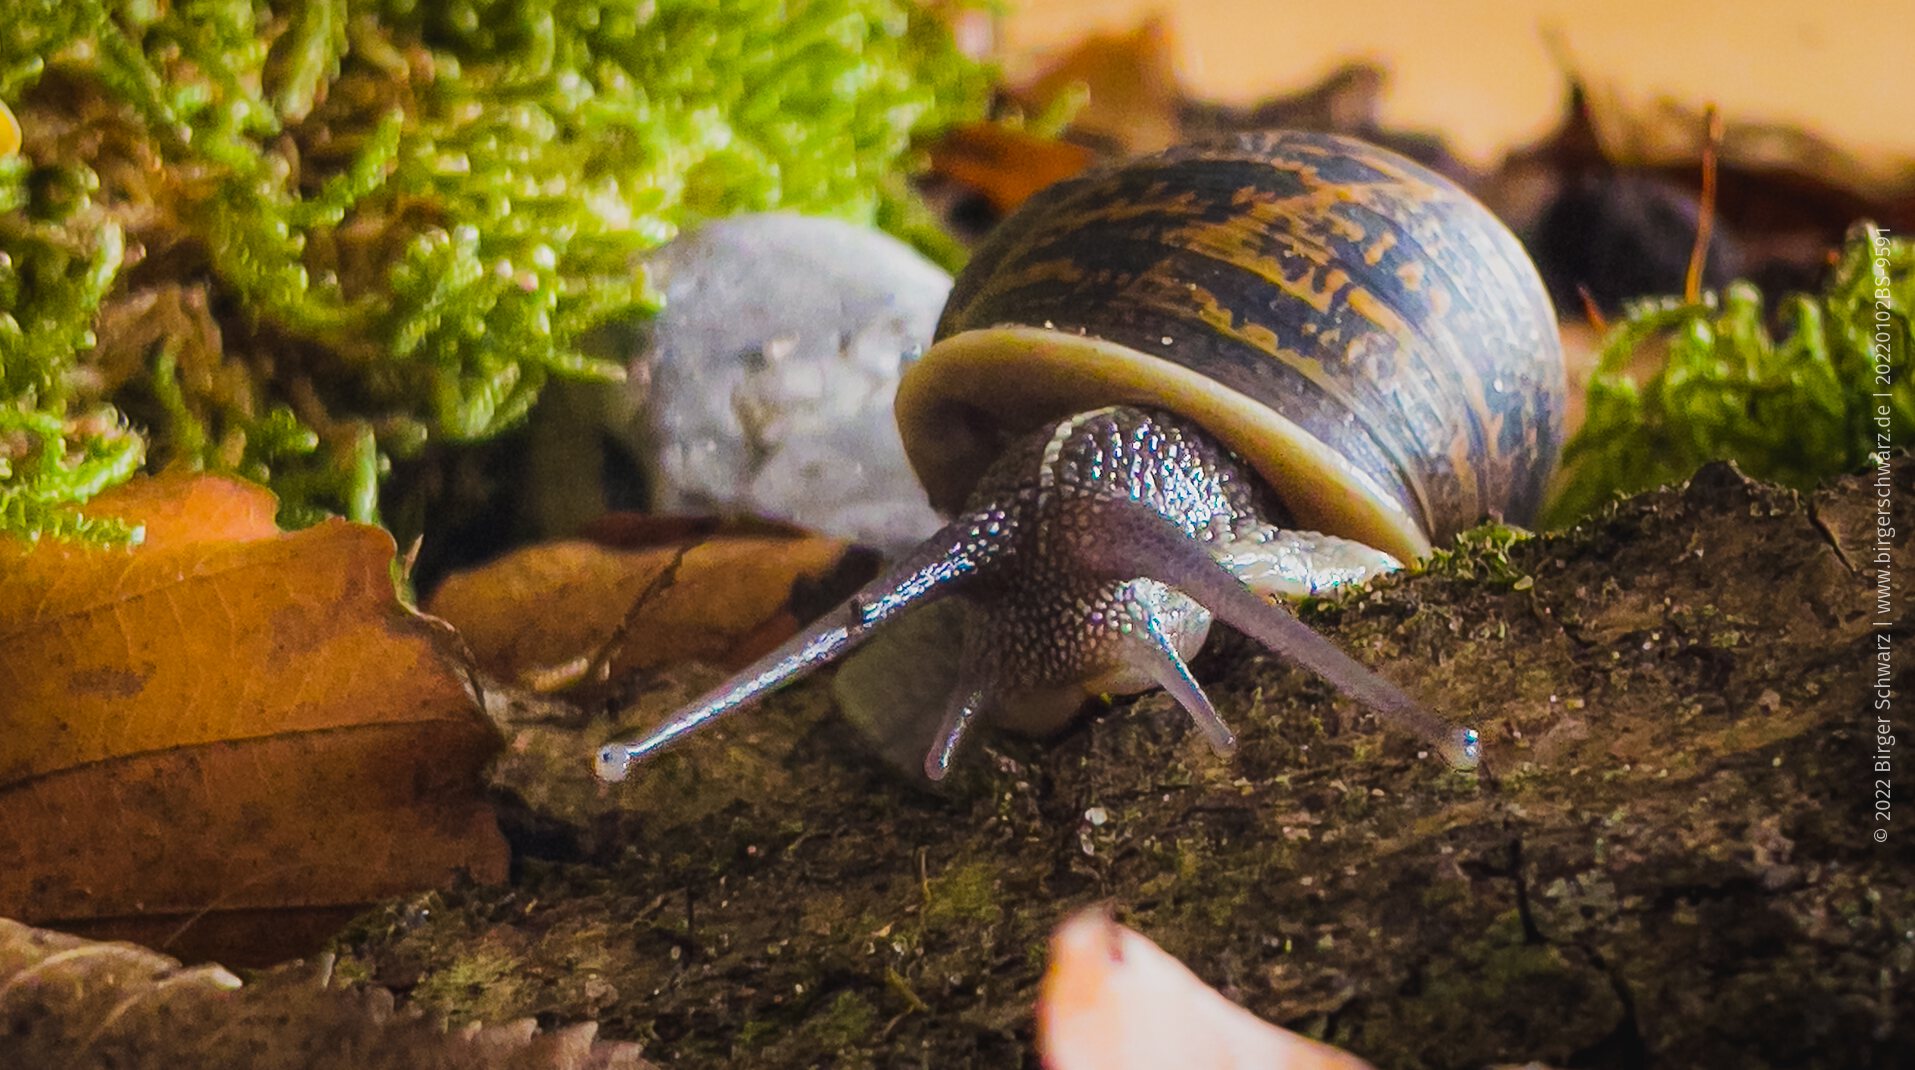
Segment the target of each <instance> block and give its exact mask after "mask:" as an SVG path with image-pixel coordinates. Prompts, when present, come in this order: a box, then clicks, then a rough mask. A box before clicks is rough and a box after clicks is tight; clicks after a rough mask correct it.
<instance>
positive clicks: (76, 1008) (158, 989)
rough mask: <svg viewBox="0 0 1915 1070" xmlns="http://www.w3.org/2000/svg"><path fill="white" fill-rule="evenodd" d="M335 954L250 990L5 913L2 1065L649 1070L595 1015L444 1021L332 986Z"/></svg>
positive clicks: (159, 1069)
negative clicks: (602, 1037)
mask: <svg viewBox="0 0 1915 1070" xmlns="http://www.w3.org/2000/svg"><path fill="white" fill-rule="evenodd" d="M330 972H331V970H330V962H329V961H327V960H323V959H322V960H321V961H319V962H317V963H314V964H311V965H306V966H300V965H294V966H290V967H283V968H281V969H278V970H275V971H273V972H272V973H269V974H267V975H266V976H264V977H262V978H260V979H258V980H256V981H254V982H253V983H251V984H248V985H244V986H242V985H241V984H240V981H239V979H238V978H237V977H234V976H233V975H232V974H231V973H228V972H227V971H226V970H224V969H222V968H220V967H218V966H196V967H192V968H190V969H189V968H184V967H182V966H181V965H180V963H179V962H178V961H177V960H175V959H171V958H168V957H166V956H165V955H160V954H156V953H155V952H152V951H148V950H146V949H145V948H141V947H134V946H132V945H130V944H103V943H95V942H93V941H90V940H82V939H80V938H78V937H74V936H67V935H64V934H62V933H54V932H48V931H46V930H44V929H33V928H29V927H27V926H25V925H21V924H19V923H18V922H14V921H8V920H6V919H4V918H0V1066H6V1067H55V1066H57V1067H67V1068H69V1070H78V1068H82V1067H96V1066H98V1067H105V1066H111V1067H115V1068H117V1070H228V1068H230V1067H246V1068H248V1070H335V1068H336V1070H455V1068H456V1070H645V1068H646V1067H648V1066H650V1064H649V1063H647V1062H645V1061H644V1060H643V1059H641V1058H640V1057H639V1047H638V1045H636V1044H622V1043H608V1042H604V1041H599V1040H596V1039H595V1038H596V1036H597V1032H598V1027H597V1026H596V1025H593V1024H591V1023H586V1024H583V1025H577V1026H572V1027H570V1028H567V1029H561V1030H558V1031H556V1032H552V1033H544V1034H541V1033H540V1032H539V1030H538V1026H537V1023H535V1022H533V1021H532V1020H531V1019H529V1018H528V1019H524V1020H521V1021H518V1022H513V1023H510V1024H506V1025H498V1026H490V1027H484V1028H479V1027H466V1028H464V1029H460V1030H458V1031H451V1032H449V1031H447V1030H446V1029H445V1027H444V1026H442V1025H440V1024H438V1023H437V1022H435V1021H432V1020H431V1019H428V1018H425V1017H423V1016H421V1015H419V1014H416V1013H412V1012H395V1011H394V1010H393V1006H392V996H391V994H390V993H388V992H387V991H386V990H385V989H382V988H372V989H359V990H353V989H343V988H335V987H332V986H330V985H329V984H328V980H329V974H330Z"/></svg>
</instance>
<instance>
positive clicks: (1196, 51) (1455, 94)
mask: <svg viewBox="0 0 1915 1070" xmlns="http://www.w3.org/2000/svg"><path fill="white" fill-rule="evenodd" d="M1153 18H1155V19H1159V20H1161V22H1162V25H1163V29H1164V32H1165V34H1166V37H1167V40H1168V42H1169V52H1170V57H1171V59H1172V60H1173V61H1174V64H1175V69H1176V72H1177V76H1178V78H1179V79H1180V80H1181V81H1182V83H1183V84H1184V86H1185V87H1186V88H1187V89H1188V90H1189V91H1190V92H1191V93H1192V94H1194V95H1196V96H1199V97H1202V98H1205V99H1210V100H1217V101H1224V102H1230V103H1237V104H1245V103H1251V102H1255V101H1258V100H1261V99H1263V98H1265V97H1267V96H1269V95H1271V94H1273V93H1280V92H1285V91H1289V90H1294V89H1297V88H1301V87H1303V86H1307V85H1311V84H1314V83H1315V82H1317V81H1319V80H1320V79H1322V78H1323V77H1325V76H1326V75H1328V74H1329V73H1330V72H1331V71H1332V70H1334V69H1335V68H1337V67H1339V66H1341V65H1342V64H1344V63H1346V62H1349V61H1353V60H1361V61H1366V62H1371V63H1375V64H1377V65H1378V66H1381V67H1383V68H1386V69H1387V70H1388V71H1389V84H1388V86H1387V87H1386V88H1385V90H1384V91H1383V94H1382V103H1381V118H1382V120H1383V121H1384V122H1385V123H1386V124H1389V125H1391V126H1399V127H1409V128H1422V129H1440V130H1442V131H1443V132H1444V134H1445V136H1446V138H1447V139H1448V140H1449V142H1450V144H1451V147H1452V148H1453V149H1454V150H1455V151H1456V152H1458V153H1459V154H1460V155H1462V156H1463V157H1464V158H1465V159H1468V160H1470V161H1471V162H1472V163H1475V164H1477V165H1479V166H1488V165H1490V164H1492V163H1494V162H1495V160H1496V159H1497V158H1498V157H1500V156H1501V155H1502V153H1503V152H1505V151H1507V150H1508V149H1510V148H1511V147H1513V146H1516V145H1521V144H1525V143H1527V142H1530V141H1533V140H1535V139H1537V138H1539V137H1542V136H1543V135H1544V134H1546V133H1547V132H1548V131H1549V130H1551V129H1552V128H1553V126H1554V124H1555V123H1556V122H1557V120H1558V119H1559V118H1560V115H1561V108H1560V97H1561V91H1562V84H1563V74H1564V70H1563V60H1564V59H1565V58H1567V59H1570V60H1572V61H1573V62H1574V63H1575V64H1576V65H1577V67H1578V68H1580V69H1581V70H1583V71H1584V72H1585V73H1586V74H1588V75H1589V76H1591V80H1592V82H1594V83H1596V84H1597V85H1599V86H1600V88H1601V89H1602V90H1603V91H1605V92H1607V93H1613V94H1614V95H1615V96H1616V97H1617V98H1619V99H1620V100H1621V101H1622V102H1623V103H1625V104H1627V105H1628V106H1630V107H1634V108H1648V107H1653V106H1655V105H1656V104H1657V103H1658V101H1659V100H1660V99H1661V98H1670V99H1673V100H1676V101H1680V102H1682V103H1685V104H1687V105H1689V106H1691V107H1699V106H1700V105H1701V104H1702V103H1703V102H1705V101H1714V102H1715V103H1717V104H1718V105H1720V106H1721V107H1722V109H1723V111H1724V113H1725V114H1727V115H1729V116H1732V117H1734V118H1737V119H1742V120H1748V121H1759V122H1767V123H1780V124H1787V125H1794V126H1798V127H1802V128H1805V129H1810V130H1814V131H1816V132H1817V133H1818V134H1819V135H1820V136H1822V137H1824V138H1826V139H1828V140H1829V141H1830V142H1832V143H1834V144H1835V145H1838V146H1841V147H1843V148H1845V149H1847V150H1848V151H1850V152H1852V153H1854V154H1855V155H1856V156H1857V157H1858V158H1860V159H1863V160H1864V161H1866V162H1868V163H1869V164H1870V165H1871V166H1872V167H1878V168H1881V169H1883V171H1885V172H1892V171H1895V170H1898V169H1901V168H1903V167H1905V166H1906V160H1907V158H1909V157H1911V156H1915V107H1912V106H1911V102H1912V101H1915V0H1882V2H1880V3H1872V4H1867V5H1855V4H1817V3H1800V2H1791V0H1450V2H1447V3H1442V4H1428V3H1404V2H1401V0H1345V2H1342V3H1335V4H1302V3H1294V2H1284V0H1177V2H1174V3H1171V2H1166V0H1024V2H1023V3H1019V4H1016V5H1013V6H1012V7H1011V9H1010V10H1009V12H1008V13H1007V14H1006V16H1005V17H1004V18H1003V19H1002V21H1001V23H1000V34H1001V37H1000V43H1001V47H1002V50H1003V53H1002V54H1003V59H1004V62H1005V66H1006V70H1007V73H1008V74H1009V75H1010V77H1011V80H1012V81H1016V80H1018V78H1019V77H1020V76H1024V77H1028V76H1029V75H1030V74H1031V73H1033V72H1035V71H1037V70H1039V69H1041V68H1042V67H1043V66H1044V65H1045V64H1046V63H1047V62H1051V61H1054V60H1055V59H1056V58H1057V57H1058V56H1060V55H1061V54H1063V53H1064V52H1065V51H1066V50H1068V49H1069V48H1071V47H1072V46H1074V45H1075V44H1077V43H1078V42H1079V41H1080V40H1081V39H1082V38H1083V37H1084V35H1086V34H1087V33H1120V32H1125V31H1128V30H1130V29H1132V28H1134V27H1136V26H1138V25H1140V24H1142V23H1144V22H1145V21H1147V20H1150V19H1153ZM1552 36H1554V37H1555V38H1556V41H1557V42H1559V44H1560V47H1558V45H1557V44H1552V43H1551V40H1550V39H1551V37H1552ZM1884 177H1886V175H1884Z"/></svg>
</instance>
